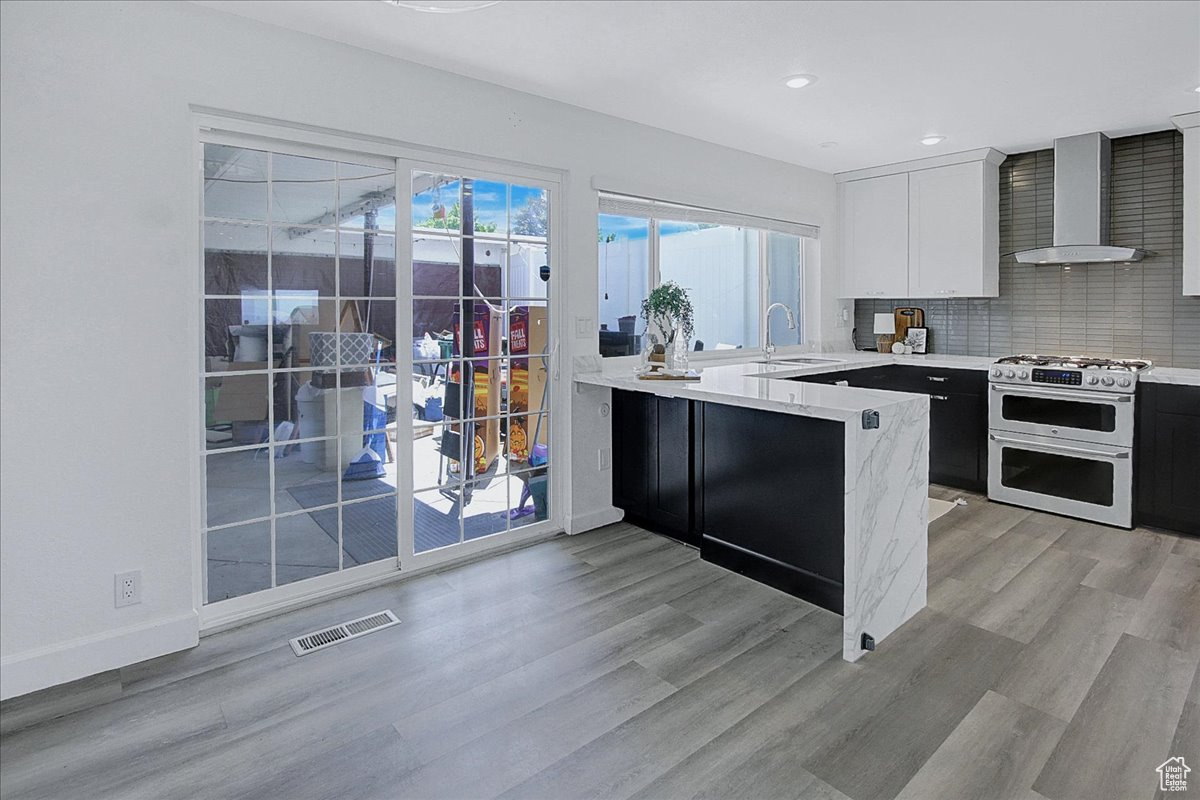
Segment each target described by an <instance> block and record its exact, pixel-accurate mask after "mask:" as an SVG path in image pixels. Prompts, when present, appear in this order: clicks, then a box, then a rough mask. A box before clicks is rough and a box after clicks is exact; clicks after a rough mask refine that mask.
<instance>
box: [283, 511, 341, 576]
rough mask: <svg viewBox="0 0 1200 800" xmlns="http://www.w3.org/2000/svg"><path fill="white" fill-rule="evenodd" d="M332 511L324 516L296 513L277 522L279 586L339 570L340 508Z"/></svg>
mask: <svg viewBox="0 0 1200 800" xmlns="http://www.w3.org/2000/svg"><path fill="white" fill-rule="evenodd" d="M332 511H333V512H334V513H333V514H325V515H323V516H320V517H318V516H317V515H315V514H294V515H291V516H286V517H277V518H276V519H275V584H276V585H277V586H283V585H284V584H286V583H295V582H296V581H302V580H304V579H305V578H315V577H316V576H318V575H326V574H328V573H330V572H337V571H338V564H339V561H338V534H337V513H336V512H337V509H332ZM330 517H332V520H333V524H332V525H331V524H329V522H328V520H329V518H330ZM326 528H329V530H326Z"/></svg>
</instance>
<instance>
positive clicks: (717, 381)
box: [575, 356, 929, 421]
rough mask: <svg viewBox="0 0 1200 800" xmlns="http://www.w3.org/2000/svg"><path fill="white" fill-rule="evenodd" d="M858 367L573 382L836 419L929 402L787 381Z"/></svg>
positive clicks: (582, 376) (616, 376) (755, 367)
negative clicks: (695, 378) (689, 378)
mask: <svg viewBox="0 0 1200 800" xmlns="http://www.w3.org/2000/svg"><path fill="white" fill-rule="evenodd" d="M831 357H832V356H831ZM878 363H886V362H883V361H879V362H878ZM861 366H867V364H864V363H862V362H846V363H841V364H832V365H828V364H821V365H814V366H808V367H805V366H801V365H795V364H781V363H776V364H755V363H746V362H745V361H743V362H742V363H729V362H724V363H710V364H709V365H707V366H704V367H703V368H702V369H701V371H700V380H698V381H661V380H651V381H644V380H639V379H638V378H637V376H636V375H634V374H633V371H632V369H631V368H630V367H629V366H627V365H626V366H625V368H624V369H621V370H609V369H602V370H600V371H598V372H578V371H577V372H576V374H575V380H576V382H578V383H586V384H591V385H593V386H607V387H609V388H611V389H625V390H627V391H631V392H646V393H649V394H657V395H660V396H663V397H683V398H688V399H691V400H704V401H707V402H712V403H724V404H726V405H737V406H743V407H746V408H759V409H763V410H765V411H779V412H782V413H786V414H797V415H799V416H805V417H816V418H819V419H831V420H839V421H846V420H851V419H858V418H861V416H862V412H863V411H867V410H875V411H884V410H887V409H899V408H901V407H906V406H908V405H909V404H913V403H923V404H925V405H926V406H927V405H928V403H929V398H928V397H926V396H925V395H916V394H906V393H902V392H887V391H882V390H877V389H861V388H854V387H851V386H829V385H827V384H822V383H804V382H801V381H789V380H786V378H789V377H793V376H797V375H811V374H815V373H820V372H829V371H831V370H830V367H837V368H839V369H852V368H855V367H861ZM768 376H770V377H768Z"/></svg>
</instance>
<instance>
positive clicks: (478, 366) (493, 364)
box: [450, 301, 504, 475]
mask: <svg viewBox="0 0 1200 800" xmlns="http://www.w3.org/2000/svg"><path fill="white" fill-rule="evenodd" d="M474 305H475V324H474V325H473V326H472V329H473V332H474V340H473V341H474V344H475V357H476V358H482V357H483V356H491V357H492V358H495V357H496V356H499V355H500V354H501V350H500V340H501V335H502V333H503V329H504V313H503V311H502V310H500V309H498V308H494V307H492V306H490V305H487V304H485V303H484V302H483V301H477V302H476V303H475V304H474ZM460 336H461V332H460V326H459V320H458V315H457V313H456V314H455V317H454V355H455V356H458V355H460V354H461V352H462V351H461V349H460V348H459V342H460V341H461V339H460ZM473 365H474V369H475V381H474V383H475V403H474V406H475V411H474V416H476V417H498V416H499V415H500V362H499V361H498V360H488V361H476V362H473ZM450 380H452V381H458V380H459V378H458V376H457V370H453V371H452V373H451V376H450ZM451 429H452V430H455V431H457V430H458V427H457V426H452V428H451ZM474 453H475V474H476V475H478V474H479V473H481V472H486V471H487V469H488V467H490V466H491V465H492V462H494V461H495V460H496V458H497V457H498V456H499V455H500V420H499V419H488V420H481V421H480V422H478V423H476V425H475V443H474Z"/></svg>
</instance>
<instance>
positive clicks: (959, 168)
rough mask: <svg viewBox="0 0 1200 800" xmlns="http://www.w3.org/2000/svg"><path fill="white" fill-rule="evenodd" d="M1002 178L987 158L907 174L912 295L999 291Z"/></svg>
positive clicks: (976, 294)
mask: <svg viewBox="0 0 1200 800" xmlns="http://www.w3.org/2000/svg"><path fill="white" fill-rule="evenodd" d="M998 180H999V175H998V170H997V168H996V166H995V165H991V164H987V163H985V162H973V163H967V164H953V165H950V166H946V167H935V168H933V169H924V170H918V171H916V172H912V173H909V176H908V215H909V229H908V268H909V296H910V297H955V296H960V297H995V296H996V295H998V294H999V288H1000V286H999V277H1000V273H999V261H1000V253H999V249H1000V248H999V228H998V224H999V214H998V211H999V208H998V206H999V197H998V188H999V186H998Z"/></svg>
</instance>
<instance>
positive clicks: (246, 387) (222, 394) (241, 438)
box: [204, 362, 270, 524]
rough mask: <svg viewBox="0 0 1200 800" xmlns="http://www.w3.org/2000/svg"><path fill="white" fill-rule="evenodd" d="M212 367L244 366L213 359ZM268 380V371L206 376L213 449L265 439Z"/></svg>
mask: <svg viewBox="0 0 1200 800" xmlns="http://www.w3.org/2000/svg"><path fill="white" fill-rule="evenodd" d="M213 366H216V367H221V366H229V367H231V368H236V367H239V366H241V365H238V364H225V363H224V362H213ZM267 380H268V379H267V374H266V373H265V372H251V373H245V374H217V375H213V376H211V377H208V378H205V380H204V384H205V389H204V407H205V408H204V413H205V431H206V436H205V438H206V441H207V443H208V446H209V448H210V449H218V448H229V447H239V446H242V445H249V444H258V443H260V442H263V441H266V437H267V427H268V422H267V420H268V418H269V417H268V413H269V409H268V406H269V404H270V391H269V388H268V384H267ZM213 524H215V523H213Z"/></svg>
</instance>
